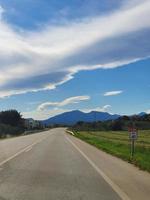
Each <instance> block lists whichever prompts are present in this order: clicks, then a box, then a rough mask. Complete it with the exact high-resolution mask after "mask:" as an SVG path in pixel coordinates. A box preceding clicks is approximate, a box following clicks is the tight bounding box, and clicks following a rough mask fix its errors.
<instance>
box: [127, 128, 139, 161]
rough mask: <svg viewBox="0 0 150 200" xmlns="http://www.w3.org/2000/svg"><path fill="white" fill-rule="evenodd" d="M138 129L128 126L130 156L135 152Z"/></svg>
mask: <svg viewBox="0 0 150 200" xmlns="http://www.w3.org/2000/svg"><path fill="white" fill-rule="evenodd" d="M137 136H138V131H137V129H136V128H133V127H132V128H129V139H130V140H131V158H133V156H134V153H135V140H137Z"/></svg>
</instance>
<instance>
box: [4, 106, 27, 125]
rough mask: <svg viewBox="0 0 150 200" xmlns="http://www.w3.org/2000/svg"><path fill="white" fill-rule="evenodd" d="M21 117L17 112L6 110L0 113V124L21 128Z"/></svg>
mask: <svg viewBox="0 0 150 200" xmlns="http://www.w3.org/2000/svg"><path fill="white" fill-rule="evenodd" d="M22 121H23V120H22V116H21V114H20V113H19V112H18V111H17V110H7V111H2V112H0V123H2V124H7V125H11V126H19V127H20V126H22V125H23V123H22Z"/></svg>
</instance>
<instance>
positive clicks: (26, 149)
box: [0, 133, 53, 167]
mask: <svg viewBox="0 0 150 200" xmlns="http://www.w3.org/2000/svg"><path fill="white" fill-rule="evenodd" d="M52 134H53V133H51V134H50V135H52ZM48 136H49V135H47V136H46V137H44V138H42V139H39V140H37V141H36V142H34V143H32V144H31V145H28V146H27V147H25V148H24V149H22V150H20V151H19V152H17V153H15V154H14V155H12V156H10V157H9V158H7V159H6V160H4V161H2V162H0V167H1V166H2V165H4V164H5V163H7V162H8V161H10V160H12V159H13V158H15V157H17V156H19V155H20V154H22V153H24V152H27V151H29V149H30V148H31V149H32V148H33V146H35V145H36V144H38V143H40V142H42V141H43V140H45V139H46V138H47V137H48ZM31 149H30V150H31Z"/></svg>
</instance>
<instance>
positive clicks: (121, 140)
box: [70, 114, 150, 172]
mask: <svg viewBox="0 0 150 200" xmlns="http://www.w3.org/2000/svg"><path fill="white" fill-rule="evenodd" d="M129 127H135V128H137V129H138V139H137V140H136V141H135V154H134V157H131V141H130V139H129V132H128V129H129ZM70 130H71V131H73V132H74V135H75V136H76V137H78V138H80V139H82V140H84V141H85V142H87V143H89V144H91V145H94V146H95V147H97V148H99V149H102V150H103V151H105V152H107V153H110V154H112V155H114V156H117V157H119V158H122V159H123V160H126V161H128V162H130V163H133V164H134V165H136V166H138V167H139V168H140V169H142V170H146V171H148V172H150V115H148V114H145V115H142V116H137V115H135V116H131V117H128V116H123V117H120V118H119V119H117V120H111V121H104V122H101V121H96V122H82V121H80V122H78V123H77V124H75V125H74V126H72V127H70Z"/></svg>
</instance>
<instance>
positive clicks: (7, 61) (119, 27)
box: [0, 0, 150, 97]
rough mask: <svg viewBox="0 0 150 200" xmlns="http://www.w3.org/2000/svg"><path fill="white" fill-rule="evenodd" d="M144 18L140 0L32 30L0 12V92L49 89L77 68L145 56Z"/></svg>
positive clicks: (149, 26) (145, 4)
mask: <svg viewBox="0 0 150 200" xmlns="http://www.w3.org/2000/svg"><path fill="white" fill-rule="evenodd" d="M1 10H2V9H1ZM1 13H2V12H1ZM5 14H6V13H5ZM149 18H150V2H149V1H146V0H145V1H142V3H139V4H138V3H136V4H134V6H133V5H132V6H127V7H126V8H120V10H118V11H116V12H113V13H111V14H109V15H107V16H97V17H89V18H88V17H87V18H85V19H82V20H81V21H74V22H68V23H65V24H61V25H59V26H54V25H46V26H44V27H43V28H42V29H41V30H40V31H35V32H34V31H19V30H16V29H14V28H13V27H12V26H11V25H9V24H7V23H6V22H5V21H4V20H3V18H1V19H0V44H1V45H0V97H5V96H9V95H13V94H20V93H25V92H29V91H39V90H47V89H55V87H57V86H58V85H60V84H63V83H64V82H66V81H68V80H70V79H72V78H73V76H74V74H75V73H77V72H78V71H80V70H93V69H98V68H101V69H109V68H115V67H118V66H122V65H124V64H128V63H131V62H135V61H137V60H140V59H143V58H146V57H149V56H150V45H149V44H148V42H147V38H148V36H149V34H150V22H149ZM135 38H136V39H135ZM139 47H140V48H139ZM29 83H30V84H29Z"/></svg>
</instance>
